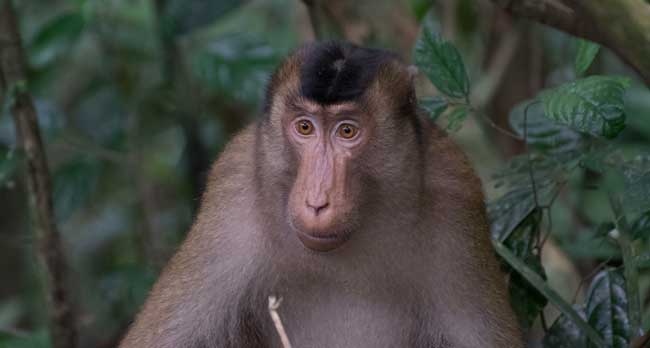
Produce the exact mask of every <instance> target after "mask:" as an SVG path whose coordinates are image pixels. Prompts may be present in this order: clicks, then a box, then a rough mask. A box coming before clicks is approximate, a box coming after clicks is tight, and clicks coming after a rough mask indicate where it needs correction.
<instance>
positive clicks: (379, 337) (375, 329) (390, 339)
mask: <svg viewBox="0 0 650 348" xmlns="http://www.w3.org/2000/svg"><path fill="white" fill-rule="evenodd" d="M278 312H279V314H280V317H281V320H282V322H283V324H284V326H285V329H286V332H287V335H288V337H289V339H290V341H291V343H292V346H294V347H315V348H318V347H332V348H338V347H340V348H344V347H345V348H347V347H357V348H363V347H373V348H376V347H412V346H413V343H412V341H413V337H414V336H413V334H414V327H415V322H416V320H415V318H414V317H415V315H414V313H413V311H412V308H410V306H409V305H408V304H407V303H405V301H402V300H399V299H396V298H387V297H384V296H368V294H357V293H354V292H349V291H331V290H330V291H326V290H315V291H308V292H301V293H295V292H293V293H292V294H286V295H283V301H282V305H281V307H280V308H279V310H278ZM276 337H277V335H276Z"/></svg>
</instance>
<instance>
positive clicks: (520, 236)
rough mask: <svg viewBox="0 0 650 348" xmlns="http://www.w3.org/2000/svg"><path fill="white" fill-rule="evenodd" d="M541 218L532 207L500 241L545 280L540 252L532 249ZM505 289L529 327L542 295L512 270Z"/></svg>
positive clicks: (543, 300) (541, 305)
mask: <svg viewBox="0 0 650 348" xmlns="http://www.w3.org/2000/svg"><path fill="white" fill-rule="evenodd" d="M541 221H542V211H541V210H540V209H533V211H531V213H530V214H528V216H526V218H524V220H523V221H522V222H521V223H520V224H519V225H518V226H517V227H516V228H515V230H514V231H513V232H512V233H511V234H510V236H509V237H508V238H507V239H506V240H505V242H504V245H505V246H507V247H508V249H510V250H511V251H512V252H513V254H514V255H515V256H517V258H519V259H520V260H522V261H523V262H525V263H526V264H527V265H528V267H530V269H531V270H533V271H535V272H537V274H539V275H540V276H541V277H542V279H544V280H545V279H546V274H545V272H544V268H543V267H542V262H541V259H540V255H539V253H535V252H534V249H535V245H536V240H537V235H538V233H539V228H540V223H541ZM509 291H510V302H511V304H512V308H513V309H514V311H515V313H516V314H517V318H518V319H519V323H520V325H521V327H523V328H525V329H529V328H530V327H531V326H532V324H533V323H534V322H535V319H536V318H537V316H538V315H539V313H540V312H541V311H542V310H543V309H544V306H546V303H547V302H548V301H547V299H546V297H544V295H543V294H541V293H540V292H539V291H538V290H537V289H535V287H533V286H531V285H530V284H529V283H528V281H527V280H526V279H525V278H524V277H522V276H521V275H520V274H519V273H516V272H513V273H512V275H511V277H510V287H509Z"/></svg>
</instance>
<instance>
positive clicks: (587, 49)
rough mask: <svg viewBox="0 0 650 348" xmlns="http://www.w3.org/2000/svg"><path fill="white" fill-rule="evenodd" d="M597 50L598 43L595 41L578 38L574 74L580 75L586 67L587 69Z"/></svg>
mask: <svg viewBox="0 0 650 348" xmlns="http://www.w3.org/2000/svg"><path fill="white" fill-rule="evenodd" d="M599 50H600V45H598V44H597V43H593V42H591V41H587V40H584V39H578V54H577V55H576V61H575V70H576V75H578V76H581V75H582V74H584V73H585V71H587V69H589V66H590V65H591V63H592V62H593V61H594V58H596V55H597V54H598V51H599Z"/></svg>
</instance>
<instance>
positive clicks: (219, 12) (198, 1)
mask: <svg viewBox="0 0 650 348" xmlns="http://www.w3.org/2000/svg"><path fill="white" fill-rule="evenodd" d="M246 2H247V1H245V0H218V1H214V0H170V1H168V2H167V6H166V8H165V17H166V19H165V22H164V25H165V26H166V28H165V30H166V31H168V33H173V34H175V35H183V34H187V33H189V32H191V31H192V30H194V29H197V28H199V27H202V26H205V25H208V24H210V23H213V22H214V21H216V20H217V19H219V18H221V17H223V16H225V15H226V14H228V13H229V12H230V11H232V10H234V9H236V8H238V7H239V6H241V5H243V4H244V3H246Z"/></svg>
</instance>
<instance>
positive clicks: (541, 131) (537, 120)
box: [510, 101, 583, 155]
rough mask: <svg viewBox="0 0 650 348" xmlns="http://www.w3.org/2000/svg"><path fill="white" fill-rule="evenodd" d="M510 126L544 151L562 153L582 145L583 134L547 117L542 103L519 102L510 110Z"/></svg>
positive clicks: (569, 151) (574, 149) (529, 142)
mask: <svg viewBox="0 0 650 348" xmlns="http://www.w3.org/2000/svg"><path fill="white" fill-rule="evenodd" d="M524 120H525V121H526V122H525V125H526V128H525V129H524ZM510 126H511V127H512V129H513V130H514V131H515V133H517V134H518V135H520V136H521V137H522V138H523V137H524V136H525V137H526V142H527V143H528V144H530V145H531V146H533V147H534V148H535V149H537V150H540V151H542V152H548V153H552V154H558V155H561V154H569V153H572V152H574V151H576V150H579V149H580V148H581V147H582V143H583V139H582V135H581V134H580V133H578V132H576V131H574V130H572V129H570V128H568V127H566V126H563V125H561V124H558V123H555V122H553V121H551V120H549V119H548V118H546V117H545V116H544V107H543V105H542V104H541V103H535V102H534V101H525V102H522V103H519V104H517V105H516V106H515V107H514V108H512V111H510ZM524 130H525V131H524Z"/></svg>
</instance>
